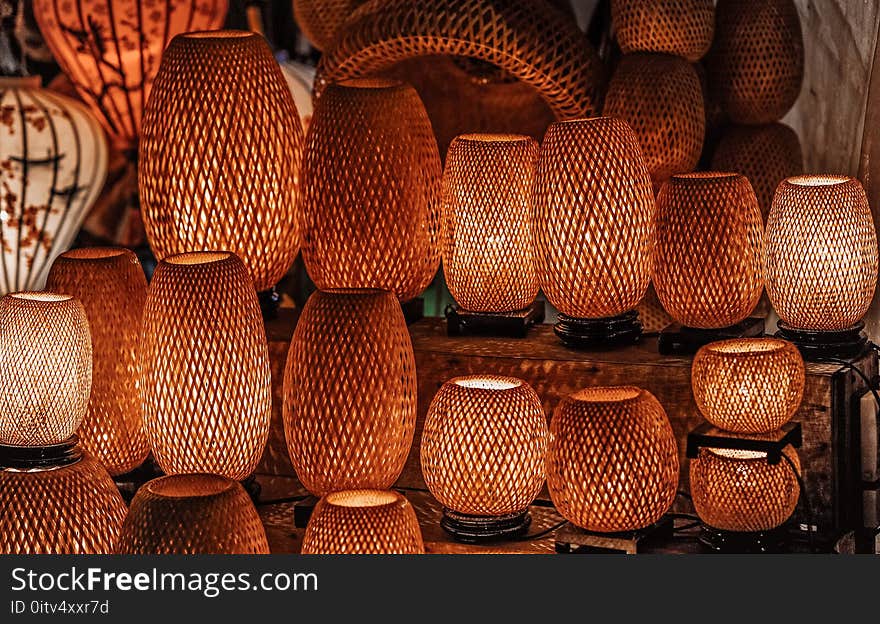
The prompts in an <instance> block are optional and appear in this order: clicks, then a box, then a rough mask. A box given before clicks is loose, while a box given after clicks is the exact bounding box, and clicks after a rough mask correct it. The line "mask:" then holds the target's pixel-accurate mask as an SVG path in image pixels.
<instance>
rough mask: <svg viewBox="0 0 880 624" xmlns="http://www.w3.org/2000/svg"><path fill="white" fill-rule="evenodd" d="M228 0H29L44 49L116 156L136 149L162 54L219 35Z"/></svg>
mask: <svg viewBox="0 0 880 624" xmlns="http://www.w3.org/2000/svg"><path fill="white" fill-rule="evenodd" d="M227 8H228V3H227V0H168V1H167V2H150V1H149V0H112V1H110V2H108V1H106V0H70V1H68V0H34V3H33V10H34V17H35V18H36V20H37V25H38V26H39V27H40V32H42V34H43V39H44V40H45V41H46V45H48V46H49V49H50V50H51V51H52V55H53V56H54V57H55V60H56V61H58V64H59V65H60V66H61V69H62V70H64V73H65V74H66V75H67V76H68V77H69V78H70V80H71V82H73V84H74V86H75V87H76V90H77V93H79V96H80V97H81V98H82V99H83V101H84V102H86V103H87V104H88V106H89V108H91V109H92V112H93V113H94V114H95V115H96V116H97V117H98V118H99V119H100V120H101V123H102V124H103V125H104V128H105V129H106V130H107V134H108V135H109V136H110V137H111V138H112V139H113V142H114V143H115V144H116V145H117V146H118V147H120V148H122V149H128V148H131V147H133V146H134V145H135V143H136V142H137V137H138V132H139V131H140V129H141V120H142V119H143V117H144V105H145V103H146V101H147V97H148V96H149V94H150V89H151V88H152V86H153V80H154V79H155V77H156V72H157V71H158V69H159V61H160V59H161V58H162V51H163V50H164V49H165V46H166V45H168V42H169V41H171V38H172V37H174V36H175V35H177V34H179V33H182V32H186V31H190V30H209V29H212V28H219V27H220V25H221V24H223V20H224V19H225V18H226V10H227Z"/></svg>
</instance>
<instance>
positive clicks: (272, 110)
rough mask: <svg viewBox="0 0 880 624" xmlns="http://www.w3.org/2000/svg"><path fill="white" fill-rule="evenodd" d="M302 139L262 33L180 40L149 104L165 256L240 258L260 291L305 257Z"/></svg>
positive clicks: (151, 167)
mask: <svg viewBox="0 0 880 624" xmlns="http://www.w3.org/2000/svg"><path fill="white" fill-rule="evenodd" d="M302 146H303V136H302V127H301V126H300V121H299V114H298V113H297V111H296V106H295V105H294V103H293V97H292V96H291V94H290V90H289V89H288V87H287V83H286V82H285V81H284V76H283V75H282V73H281V69H280V67H279V66H278V62H277V61H276V60H275V58H274V57H273V56H272V51H271V50H270V49H269V46H268V44H267V43H266V41H265V39H263V38H262V37H261V36H259V35H256V34H254V33H245V32H242V31H219V32H211V33H190V34H186V35H180V36H178V37H175V38H174V40H173V41H172V42H171V44H170V45H169V46H168V49H167V50H166V51H165V53H164V55H163V57H162V66H161V67H160V68H159V74H158V75H157V76H156V85H155V88H154V89H153V93H152V95H151V97H150V101H149V102H148V103H147V111H146V114H145V116H144V128H143V137H142V139H141V145H140V156H139V163H138V184H139V187H140V201H141V207H142V210H143V216H144V225H145V228H146V232H147V238H148V239H149V241H150V246H151V247H152V248H153V251H155V252H156V255H157V257H158V258H160V259H161V258H164V257H166V256H168V255H171V254H175V253H182V252H186V251H202V250H214V249H218V250H219V249H222V250H225V251H232V252H235V253H236V254H237V255H238V256H239V257H240V258H241V259H242V260H243V261H244V263H245V264H246V265H247V267H248V269H250V272H251V276H252V277H253V279H254V286H255V287H256V289H257V290H267V289H269V288H271V287H273V286H274V285H275V284H277V283H278V282H279V281H280V280H281V278H282V277H283V276H284V274H285V273H286V272H287V269H289V268H290V265H291V264H292V263H293V260H294V258H295V257H296V254H297V250H298V248H299V239H300V233H299V229H298V220H297V216H296V214H297V209H296V203H297V195H298V193H299V188H298V182H297V175H298V174H297V170H298V167H299V161H300V157H301V153H302Z"/></svg>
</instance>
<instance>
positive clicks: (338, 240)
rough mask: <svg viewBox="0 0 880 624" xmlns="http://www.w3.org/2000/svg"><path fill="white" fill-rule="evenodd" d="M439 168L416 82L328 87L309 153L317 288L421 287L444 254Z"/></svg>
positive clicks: (309, 220)
mask: <svg viewBox="0 0 880 624" xmlns="http://www.w3.org/2000/svg"><path fill="white" fill-rule="evenodd" d="M441 175H442V167H441V164H440V156H439V154H438V152H437V141H436V140H435V139H434V133H433V131H432V130H431V122H430V121H429V120H428V116H427V114H426V113H425V108H424V106H422V102H421V100H420V99H419V96H418V94H417V93H416V92H415V90H414V89H413V88H412V87H410V86H407V85H404V84H402V83H399V82H396V81H389V80H382V79H375V80H374V79H369V78H367V79H362V80H356V81H351V82H346V83H344V84H341V85H332V86H330V87H328V88H327V90H326V92H325V93H324V96H323V97H322V98H321V99H320V100H319V101H318V103H317V106H316V108H315V116H314V117H313V119H312V123H311V126H310V129H309V136H308V141H307V145H306V152H305V160H304V162H303V180H304V191H303V203H302V212H303V215H302V219H303V228H304V242H303V260H304V261H305V264H306V269H308V272H309V276H310V277H311V278H312V279H313V280H314V282H315V284H316V285H317V286H318V288H320V289H321V290H328V289H333V288H381V289H383V290H390V291H392V292H394V293H395V294H396V295H397V296H398V297H399V298H400V299H401V300H402V301H408V300H410V299H412V298H413V297H415V296H416V295H418V294H420V293H421V292H422V291H423V290H425V288H427V286H428V284H429V283H430V282H431V280H432V279H433V277H434V274H435V273H436V272H437V267H438V265H439V263H440V179H441Z"/></svg>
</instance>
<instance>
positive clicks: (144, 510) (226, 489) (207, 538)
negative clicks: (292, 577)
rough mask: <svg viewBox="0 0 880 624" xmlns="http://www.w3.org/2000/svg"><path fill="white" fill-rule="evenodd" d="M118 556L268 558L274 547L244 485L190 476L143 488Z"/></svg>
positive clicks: (121, 538) (155, 481) (156, 481)
mask: <svg viewBox="0 0 880 624" xmlns="http://www.w3.org/2000/svg"><path fill="white" fill-rule="evenodd" d="M117 552H118V553H119V554H123V555H263V554H266V555H267V554H269V544H268V542H267V541H266V531H265V530H264V529H263V523H262V522H261V521H260V516H259V514H257V510H256V509H255V508H254V504H253V503H252V502H251V499H250V498H249V497H248V495H247V493H246V492H245V491H244V488H242V487H241V485H239V484H238V483H236V482H235V481H233V480H231V479H227V478H225V477H220V476H217V475H208V474H186V475H173V476H168V477H160V478H158V479H153V480H152V481H149V482H147V483H145V484H144V485H143V486H141V488H140V489H139V490H138V492H137V494H136V495H135V497H134V499H133V500H132V501H131V509H130V510H129V512H128V516H127V517H126V518H125V522H124V523H123V525H122V531H121V532H120V535H119V546H118V547H117Z"/></svg>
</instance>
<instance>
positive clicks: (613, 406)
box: [547, 386, 679, 533]
mask: <svg viewBox="0 0 880 624" xmlns="http://www.w3.org/2000/svg"><path fill="white" fill-rule="evenodd" d="M678 470H679V463H678V449H677V448H676V444H675V434H674V433H673V432H672V426H671V425H670V424H669V418H668V417H667V416H666V412H665V411H664V409H663V406H662V405H660V403H659V402H658V401H657V399H656V398H654V395H653V394H651V393H650V392H648V391H647V390H642V389H641V388H635V387H629V386H612V387H593V388H585V389H584V390H581V391H579V392H576V393H574V394H572V395H571V396H569V397H567V398H565V399H563V401H562V403H560V405H559V407H557V408H556V412H555V413H554V414H553V418H552V420H551V421H550V446H549V449H548V451H547V488H548V489H549V490H550V498H551V499H552V500H553V505H554V506H555V507H556V509H557V510H558V511H559V513H560V514H562V516H563V517H565V519H566V520H568V521H569V522H571V523H572V524H575V525H577V526H579V527H582V528H584V529H587V530H588V531H595V532H599V533H617V532H620V531H634V530H637V529H641V528H644V527H647V526H650V525H651V524H653V523H655V522H657V521H658V520H659V519H660V518H661V517H662V516H663V514H664V513H666V511H667V510H668V509H669V506H670V505H672V501H673V500H674V499H675V492H676V488H677V486H678Z"/></svg>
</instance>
